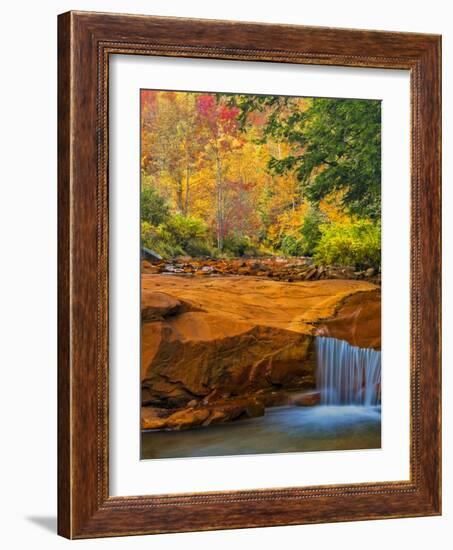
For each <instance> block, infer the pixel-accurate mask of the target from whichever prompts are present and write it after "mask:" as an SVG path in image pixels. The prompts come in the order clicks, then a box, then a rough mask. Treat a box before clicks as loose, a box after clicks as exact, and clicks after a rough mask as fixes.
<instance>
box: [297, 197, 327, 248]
mask: <svg viewBox="0 0 453 550" xmlns="http://www.w3.org/2000/svg"><path fill="white" fill-rule="evenodd" d="M325 221H326V220H325V217H324V216H323V215H322V213H321V212H320V211H319V210H318V209H317V208H314V207H311V208H310V210H309V211H308V212H307V214H306V216H305V217H304V221H303V223H302V227H301V228H300V234H301V235H302V243H303V244H302V248H303V254H304V255H305V256H313V254H314V252H315V250H316V247H317V246H318V243H319V241H320V240H321V229H320V226H321V224H323V223H325Z"/></svg>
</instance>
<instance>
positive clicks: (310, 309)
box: [141, 274, 380, 429]
mask: <svg viewBox="0 0 453 550" xmlns="http://www.w3.org/2000/svg"><path fill="white" fill-rule="evenodd" d="M376 289H377V287H376V286H375V285H373V284H371V283H368V282H365V281H354V280H325V281H313V282H295V283H285V282H281V281H275V280H268V279H264V278H260V277H250V276H247V277H245V276H244V277H241V276H234V277H227V276H226V277H225V276H220V277H194V276H189V277H181V276H178V275H158V274H155V275H152V274H148V275H147V274H144V275H142V320H143V324H142V365H141V380H142V405H143V409H142V427H143V428H144V429H161V428H167V429H179V428H186V427H192V426H199V425H209V424H211V423H216V422H225V421H228V420H234V419H237V418H250V417H253V416H259V415H260V414H263V413H264V407H267V406H272V405H277V404H284V403H288V402H292V403H293V404H299V405H312V404H316V402H317V400H318V396H317V395H316V394H315V393H312V392H313V389H314V386H315V351H314V341H315V336H314V335H315V333H316V331H317V330H319V328H318V327H319V326H320V325H321V324H323V325H322V326H323V327H324V328H323V330H324V331H332V330H333V328H331V327H333V326H335V327H337V325H338V326H341V323H337V325H329V323H330V320H331V319H336V318H337V316H338V315H344V316H346V317H345V319H346V322H349V317H350V310H351V308H353V307H355V306H357V303H355V302H354V301H352V302H350V300H353V298H354V296H361V298H360V300H359V302H358V304H359V305H360V303H362V301H364V303H365V304H368V305H366V307H364V308H363V312H362V313H361V315H362V317H363V318H364V319H366V311H368V309H367V308H370V307H371V305H370V304H372V303H374V302H373V300H374V301H376V299H377V298H376V296H374V298H373V299H370V300H368V301H367V300H366V297H368V295H370V296H371V295H372V294H373V292H374V294H376ZM347 307H349V309H347ZM373 307H374V306H373ZM345 308H346V309H345ZM373 311H374V310H373ZM348 316H349V317H348ZM371 316H372V315H371ZM328 327H329V328H328ZM370 327H371V324H370ZM371 328H373V330H374V329H376V328H377V327H376V326H374V325H373V327H371ZM379 328H380V327H379ZM335 330H337V329H335ZM346 332H347V331H346V330H345V331H343V332H342V333H341V334H342V336H341V337H343V339H346V340H348V338H349V336H348V335H347V334H346ZM379 332H380V331H379ZM329 334H330V333H329ZM358 334H359V332H358V331H357V330H355V331H354V334H353V337H354V338H355V340H354V342H356V341H358V338H359V337H358ZM351 343H352V342H351ZM354 345H360V344H357V343H355V344H354ZM294 392H297V396H299V397H298V399H296V398H295V397H294V395H295V394H294ZM301 392H302V393H301ZM307 392H311V393H307Z"/></svg>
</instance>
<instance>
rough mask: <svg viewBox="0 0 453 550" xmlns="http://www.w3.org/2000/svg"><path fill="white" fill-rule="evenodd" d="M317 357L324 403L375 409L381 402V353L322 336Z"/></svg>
mask: <svg viewBox="0 0 453 550" xmlns="http://www.w3.org/2000/svg"><path fill="white" fill-rule="evenodd" d="M316 355H317V385H318V389H319V391H320V393H321V404H323V405H353V404H354V405H365V406H372V405H378V404H379V403H380V401H381V398H380V386H381V352H380V351H376V350H374V349H369V348H358V347H355V346H351V345H350V344H348V343H347V342H345V341H344V340H337V339H336V338H325V337H321V336H318V337H317V339H316Z"/></svg>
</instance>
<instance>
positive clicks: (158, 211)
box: [140, 175, 169, 226]
mask: <svg viewBox="0 0 453 550" xmlns="http://www.w3.org/2000/svg"><path fill="white" fill-rule="evenodd" d="M148 180H149V177H147V176H145V175H143V176H142V189H141V193H140V217H141V220H142V221H143V222H148V223H150V224H152V225H156V226H157V225H159V224H161V223H164V222H165V220H167V218H168V216H169V209H168V205H167V204H166V202H165V199H164V198H163V197H161V196H160V195H159V194H158V193H157V191H156V190H155V189H154V187H153V186H152V185H151V184H150V183H149V181H148Z"/></svg>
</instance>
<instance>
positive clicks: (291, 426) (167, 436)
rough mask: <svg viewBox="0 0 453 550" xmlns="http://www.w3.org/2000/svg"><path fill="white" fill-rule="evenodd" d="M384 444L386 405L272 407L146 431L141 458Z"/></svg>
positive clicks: (241, 453) (334, 448)
mask: <svg viewBox="0 0 453 550" xmlns="http://www.w3.org/2000/svg"><path fill="white" fill-rule="evenodd" d="M380 447H381V408H380V406H370V407H365V406H363V405H319V406H315V407H294V406H284V407H272V408H269V409H266V412H265V415H264V416H261V417H259V418H250V419H247V420H240V421H237V422H230V423H225V424H219V425H217V426H208V427H204V428H192V429H190V430H181V431H177V432H175V431H155V430H153V431H143V432H142V450H141V456H142V458H143V459H147V458H176V457H188V456H192V457H197V456H225V455H247V454H267V453H275V452H280V453H288V452H306V451H333V450H345V449H378V448H380Z"/></svg>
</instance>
